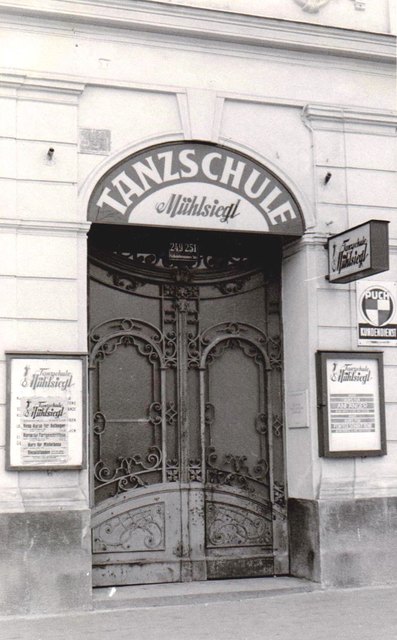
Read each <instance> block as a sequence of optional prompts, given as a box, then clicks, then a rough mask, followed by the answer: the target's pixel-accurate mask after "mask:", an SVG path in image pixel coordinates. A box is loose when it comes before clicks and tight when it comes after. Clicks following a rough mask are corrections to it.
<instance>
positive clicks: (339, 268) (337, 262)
mask: <svg viewBox="0 0 397 640" xmlns="http://www.w3.org/2000/svg"><path fill="white" fill-rule="evenodd" d="M388 224H389V223H388V222H386V221H384V220H369V221H368V222H366V223H365V224H361V225H359V226H357V227H353V228H352V229H348V230H347V231H344V232H343V233H339V234H338V235H335V236H332V237H331V238H329V239H328V274H329V275H328V279H329V281H330V282H335V283H341V284H342V283H346V282H352V281H353V280H358V279H359V278H366V277H367V276H372V275H374V274H376V273H381V272H382V271H387V270H388V269H389V235H388Z"/></svg>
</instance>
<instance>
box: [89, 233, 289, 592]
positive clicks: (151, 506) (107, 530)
mask: <svg viewBox="0 0 397 640" xmlns="http://www.w3.org/2000/svg"><path fill="white" fill-rule="evenodd" d="M102 229H103V228H102ZM102 229H100V228H95V227H94V228H93V232H91V238H90V327H91V329H90V350H91V360H90V385H91V392H90V397H91V404H92V410H91V413H92V457H93V461H92V466H93V470H94V472H93V494H94V495H95V499H94V507H93V554H94V583H95V584H98V585H99V584H101V585H105V584H136V583H140V582H164V581H183V580H202V579H205V578H224V577H232V576H254V575H255V576H256V575H273V573H274V572H276V573H286V572H287V571H288V566H287V558H288V554H287V536H286V518H285V496H284V469H283V432H282V372H281V341H280V310H279V300H280V294H279V282H280V277H279V265H280V252H279V247H277V246H274V243H272V242H271V239H270V240H269V239H268V238H267V239H263V238H260V239H259V238H253V237H251V238H250V239H247V238H242V237H241V236H234V238H233V239H228V240H226V239H225V238H224V234H222V235H221V236H220V237H216V236H215V235H214V234H205V233H204V234H196V236H195V237H193V238H192V235H191V234H190V233H188V232H183V231H178V232H177V234H176V233H175V232H171V231H168V232H165V231H164V230H162V231H161V232H160V231H157V232H156V231H155V230H150V231H149V230H147V231H146V230H143V229H140V230H134V235H132V233H131V230H130V229H129V230H128V231H127V232H126V230H123V233H120V231H119V230H117V229H113V230H112V228H110V227H107V228H106V229H105V231H103V230H102ZM176 235H177V238H176ZM226 235H227V234H226ZM229 235H234V234H229ZM175 240H177V242H178V243H179V244H178V245H177V246H178V247H184V246H187V247H195V255H194V256H193V257H192V256H190V257H189V260H186V254H184V255H182V256H181V257H178V256H177V257H175V246H176V244H175ZM170 246H172V247H173V252H172V257H170V256H171V252H170V251H169V247H170ZM182 254H183V252H182Z"/></svg>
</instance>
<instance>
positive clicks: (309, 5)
mask: <svg viewBox="0 0 397 640" xmlns="http://www.w3.org/2000/svg"><path fill="white" fill-rule="evenodd" d="M295 2H296V3H297V4H299V6H300V7H302V9H303V11H307V12H308V13H317V12H318V11H319V10H320V9H321V7H323V6H324V5H325V4H328V2H329V0H295Z"/></svg>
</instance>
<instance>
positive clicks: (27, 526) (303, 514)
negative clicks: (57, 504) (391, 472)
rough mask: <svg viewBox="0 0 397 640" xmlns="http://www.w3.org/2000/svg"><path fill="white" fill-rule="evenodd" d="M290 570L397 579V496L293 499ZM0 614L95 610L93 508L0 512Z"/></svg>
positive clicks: (338, 579)
mask: <svg viewBox="0 0 397 640" xmlns="http://www.w3.org/2000/svg"><path fill="white" fill-rule="evenodd" d="M288 510H289V526H290V557H291V575H293V576H297V577H301V578H306V579H309V580H313V581H316V582H320V583H322V584H323V585H324V586H339V587H348V586H364V585H376V584H387V583H393V582H397V497H396V498H371V499H360V500H338V501H336V500H335V501H328V500H327V501H325V500H299V499H294V498H293V499H290V500H289V503H288ZM0 540H1V547H0V615H4V614H40V613H55V612H57V611H67V610H77V609H80V610H81V609H90V608H91V607H92V600H91V597H92V596H91V545H90V512H89V511H88V510H78V511H72V510H64V511H57V512H54V511H44V512H43V511H41V512H36V511H35V512H29V513H28V512H24V513H3V514H0Z"/></svg>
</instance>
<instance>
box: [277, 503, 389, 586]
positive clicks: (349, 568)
mask: <svg viewBox="0 0 397 640" xmlns="http://www.w3.org/2000/svg"><path fill="white" fill-rule="evenodd" d="M288 510H289V527H290V557H291V575H293V576H297V577H301V578H307V579H309V580H314V581H316V582H321V583H322V584H323V585H324V586H337V587H352V586H364V585H376V584H388V583H393V582H397V497H396V498H394V497H393V498H369V499H359V500H335V501H328V500H327V501H325V500H298V499H290V500H289V504H288Z"/></svg>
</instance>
